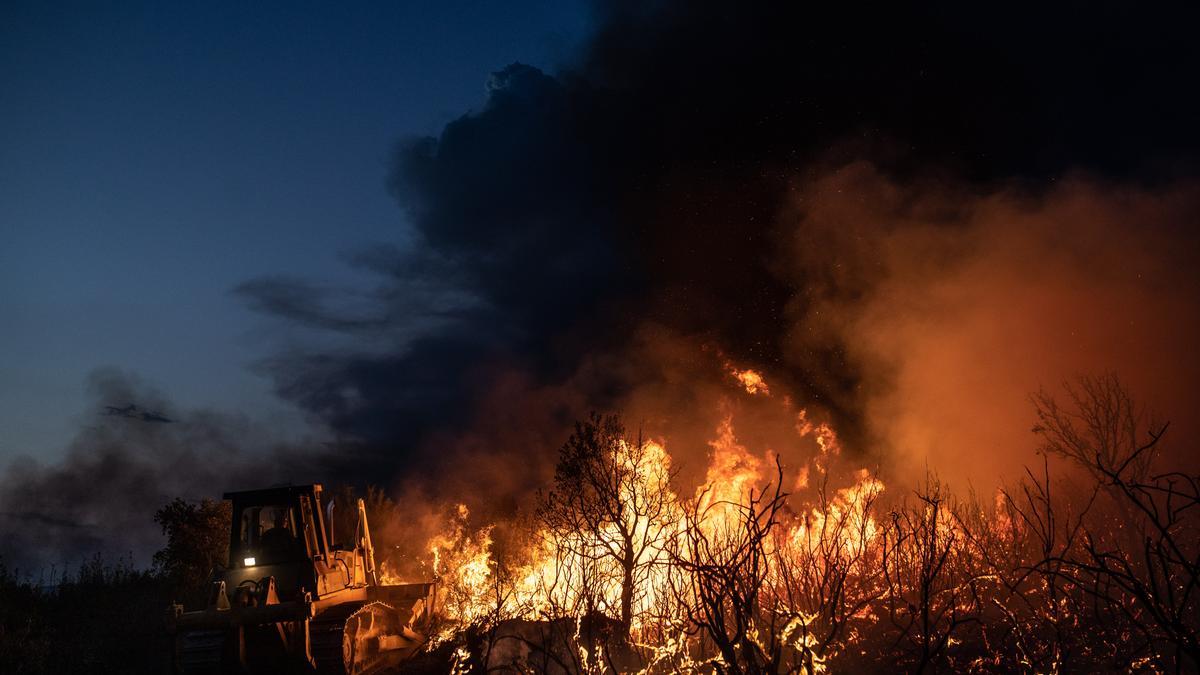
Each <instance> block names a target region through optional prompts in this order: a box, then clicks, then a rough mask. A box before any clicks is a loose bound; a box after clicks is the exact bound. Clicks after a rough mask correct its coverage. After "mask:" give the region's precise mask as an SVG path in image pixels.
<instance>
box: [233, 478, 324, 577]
mask: <svg viewBox="0 0 1200 675" xmlns="http://www.w3.org/2000/svg"><path fill="white" fill-rule="evenodd" d="M224 496H225V499H228V500H229V501H230V502H231V503H232V512H233V514H232V515H233V527H231V528H230V541H229V568H228V570H229V573H230V574H231V575H233V576H234V577H238V576H245V577H246V578H248V579H249V578H261V577H264V576H268V575H272V576H275V578H276V580H277V583H278V585H279V592H280V594H281V595H282V596H285V597H286V596H291V595H294V594H295V593H297V592H300V591H302V590H314V582H315V579H314V577H313V571H314V566H313V563H314V562H317V561H324V560H327V559H328V557H329V543H328V541H327V539H326V532H325V526H324V522H323V520H322V518H321V486H320V485H318V484H310V485H296V486H288V487H279V488H267V489H264V490H250V491H246V492H227V493H225V495H224Z"/></svg>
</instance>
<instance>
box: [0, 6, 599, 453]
mask: <svg viewBox="0 0 1200 675" xmlns="http://www.w3.org/2000/svg"><path fill="white" fill-rule="evenodd" d="M589 20H590V13H589V9H588V6H587V5H586V4H585V3H584V2H583V1H582V0H521V1H511V0H510V1H508V2H444V1H443V2H394V3H378V4H377V5H376V6H365V5H358V4H355V3H302V2H281V3H241V2H238V3H216V2H206V3H182V2H161V1H159V2H131V1H124V2H104V3H71V2H28V3H26V2H6V3H5V4H4V8H3V9H2V10H0V464H2V463H3V462H4V461H6V460H7V459H9V458H11V457H12V456H14V455H16V454H21V453H27V454H31V455H34V456H35V457H39V458H41V459H44V460H52V459H54V458H55V457H56V456H58V455H59V454H60V453H61V452H62V449H63V447H64V445H65V444H66V442H67V441H68V440H69V439H70V437H71V436H72V435H73V434H74V433H75V431H76V429H77V428H78V424H79V423H81V422H86V418H87V416H88V415H91V414H93V413H92V412H91V411H85V410H84V404H85V397H84V390H83V382H84V378H85V376H86V375H87V373H88V372H89V371H91V370H92V369H93V368H95V367H97V366H118V367H120V368H123V369H127V370H129V371H131V372H133V373H136V374H137V375H139V376H141V377H142V378H143V379H144V380H146V381H147V382H149V383H150V384H152V385H154V386H157V387H158V388H160V389H162V390H163V391H164V392H165V393H166V394H167V395H168V396H169V397H170V398H171V399H173V400H174V401H175V402H176V403H177V404H178V405H179V406H181V407H183V408H193V407H201V406H212V407H216V408H220V409H226V410H238V409H240V410H245V411H247V412H248V413H249V414H251V415H252V416H254V417H259V418H263V419H268V420H275V421H284V422H288V421H295V420H296V419H298V418H296V416H295V413H293V412H290V411H289V408H288V406H287V405H286V404H284V403H282V402H280V401H277V400H276V399H274V397H273V396H272V395H271V393H270V385H269V383H268V382H267V381H265V380H264V379H262V378H261V377H259V376H257V375H255V374H253V373H252V372H250V371H249V369H248V366H249V365H250V364H252V363H253V362H254V361H255V360H256V359H259V358H262V357H264V356H267V355H269V354H270V353H271V351H272V349H274V348H276V347H278V345H279V344H281V343H282V342H286V341H287V340H288V337H287V335H286V334H285V335H280V334H279V328H278V324H277V323H276V322H272V321H269V320H267V319H266V318H264V317H261V316H257V315H255V314H253V313H251V312H250V311H249V310H247V309H245V308H244V307H243V306H242V305H241V304H240V303H239V301H238V300H237V298H235V297H233V296H232V295H231V294H230V292H229V291H230V289H231V288H232V287H234V286H235V285H237V284H238V283H239V282H242V281H245V280H247V279H249V278H253V277H257V276H262V275H275V274H284V275H290V276H300V277H306V278H310V279H313V280H315V281H318V282H326V283H346V282H351V283H352V282H353V281H354V280H355V279H354V274H355V273H354V272H353V271H352V270H350V269H348V268H347V267H346V266H345V265H344V264H343V262H342V260H341V258H340V257H339V254H340V253H343V252H346V251H350V250H354V249H356V248H359V247H361V246H364V245H367V244H370V243H376V242H400V241H402V240H403V238H404V231H405V224H404V218H403V215H402V213H401V211H400V209H399V207H398V206H397V205H396V203H395V202H394V201H393V200H392V198H391V197H390V196H389V195H388V194H387V191H386V188H385V185H384V181H385V177H386V172H387V162H388V155H389V151H390V149H391V147H392V146H393V145H394V143H395V142H396V141H398V140H399V139H401V138H403V137H405V136H409V135H412V134H431V133H436V132H437V131H438V130H439V129H440V127H441V126H442V125H443V124H444V123H446V122H447V121H449V120H451V119H453V118H454V117H457V116H459V115H461V114H463V113H464V112H466V111H467V110H469V109H471V108H477V107H478V106H479V105H480V104H481V103H482V102H483V97H484V91H485V90H484V87H485V84H486V82H487V78H488V75H489V73H491V72H492V71H495V70H499V69H500V68H501V67H503V66H504V65H506V64H508V63H511V62H514V61H521V62H524V63H530V64H533V65H535V66H539V67H542V68H544V69H553V68H554V67H555V66H557V65H558V64H560V63H562V62H564V61H566V60H567V59H568V58H569V57H570V55H571V54H572V53H573V52H572V50H573V49H575V48H576V47H577V46H578V44H579V42H580V41H581V39H582V38H583V36H584V35H585V34H586V31H587V30H588V27H589V22H590V21H589Z"/></svg>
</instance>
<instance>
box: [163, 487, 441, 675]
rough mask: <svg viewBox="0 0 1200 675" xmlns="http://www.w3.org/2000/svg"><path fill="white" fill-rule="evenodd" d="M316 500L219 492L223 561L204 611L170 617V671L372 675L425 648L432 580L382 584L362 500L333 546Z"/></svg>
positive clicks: (281, 491)
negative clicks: (348, 536) (347, 535)
mask: <svg viewBox="0 0 1200 675" xmlns="http://www.w3.org/2000/svg"><path fill="white" fill-rule="evenodd" d="M321 497H322V495H321V486H320V485H319V484H309V485H297V486H287V487H276V488H268V489H262V490H250V491H245V492H229V493H226V494H225V495H224V498H225V499H226V500H229V501H230V502H231V506H232V516H233V517H232V527H231V528H230V539H229V563H228V565H227V566H226V567H224V568H218V569H217V570H216V571H214V572H213V575H212V579H211V586H210V587H209V594H208V595H209V597H208V601H207V606H206V607H205V608H204V609H201V610H194V611H184V607H183V606H182V605H179V604H173V605H172V606H171V607H170V608H169V611H168V628H169V630H170V632H172V633H173V634H174V636H175V658H174V663H175V669H176V672H178V673H181V674H184V675H193V674H196V673H205V674H211V673H279V672H295V673H318V674H320V675H327V674H332V673H336V674H338V675H371V674H373V673H380V672H383V671H386V670H388V669H390V668H394V667H395V666H397V665H398V664H400V663H401V662H402V661H404V660H405V659H407V658H410V657H412V656H414V655H415V654H416V653H417V652H418V651H419V650H420V649H421V648H422V647H423V646H424V644H425V643H426V634H427V631H428V629H429V626H430V624H431V621H432V620H433V617H434V616H435V612H436V607H435V605H436V602H437V591H436V588H435V582H433V581H430V582H427V583H406V584H384V583H381V582H380V579H379V576H380V574H379V570H378V569H376V566H375V550H374V547H373V545H372V543H371V530H370V526H369V524H368V523H367V513H366V508H365V507H364V505H363V501H362V500H361V499H360V500H358V521H357V526H356V527H355V531H354V533H353V538H352V540H351V542H352V543H351V545H349V546H339V545H337V544H335V543H334V542H335V541H336V539H335V536H334V535H335V532H334V525H333V517H332V515H333V505H334V502H333V500H332V499H330V500H328V501H327V502H326V503H325V506H326V511H325V513H323V512H322V508H321V507H322V501H321Z"/></svg>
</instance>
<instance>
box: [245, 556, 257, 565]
mask: <svg viewBox="0 0 1200 675" xmlns="http://www.w3.org/2000/svg"><path fill="white" fill-rule="evenodd" d="M242 564H243V565H245V566H246V567H254V557H253V556H251V557H249V558H246V559H245V560H243V561H242Z"/></svg>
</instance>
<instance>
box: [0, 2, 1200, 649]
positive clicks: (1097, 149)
mask: <svg viewBox="0 0 1200 675" xmlns="http://www.w3.org/2000/svg"><path fill="white" fill-rule="evenodd" d="M1162 12H1163V13H1162V14H1159V13H1157V11H1147V12H1136V11H1135V10H1134V9H1133V8H1130V7H1125V6H1122V5H1116V4H1104V5H1103V6H1096V7H1089V8H1087V11H1084V10H1082V9H1079V10H1075V9H1069V8H1061V9H1059V8H1044V7H1033V6H1028V7H1021V6H1010V5H1006V6H1005V7H1004V8H1003V11H1001V9H1000V8H998V7H997V8H970V9H968V8H962V7H957V6H950V5H946V6H926V7H922V8H902V7H893V8H883V9H879V8H872V9H871V11H866V10H865V9H864V8H856V7H832V6H830V7H824V6H813V5H804V6H800V5H797V6H794V7H792V6H789V7H761V6H755V7H749V8H742V9H736V10H733V9H729V8H715V7H706V6H704V3H699V4H697V3H657V4H654V5H653V6H650V7H642V6H640V5H634V4H632V3H631V4H625V3H615V4H606V5H604V6H602V7H600V8H598V25H599V28H598V30H597V33H596V35H595V36H594V37H593V39H592V40H591V41H590V42H589V43H588V44H587V45H586V46H585V48H584V49H583V50H582V52H581V54H580V56H579V57H578V59H577V60H576V62H574V63H572V64H570V65H569V67H567V68H564V69H563V70H562V71H561V72H557V73H545V72H542V71H539V70H537V69H535V68H532V67H529V66H525V65H521V64H513V65H510V66H508V67H506V68H504V69H502V70H500V71H499V72H497V73H496V74H495V75H494V76H493V78H492V80H491V81H490V82H489V84H488V91H489V97H488V101H487V103H486V105H484V106H483V107H482V108H481V109H479V110H476V111H472V112H470V113H468V114H465V115H463V116H462V117H460V118H459V119H457V120H455V121H454V122H452V123H450V124H448V125H447V126H446V127H445V129H444V130H443V131H442V133H441V134H440V135H439V136H438V137H437V138H421V139H409V140H407V141H405V142H403V143H401V144H400V145H399V146H398V147H397V149H396V151H395V153H394V161H393V166H392V172H391V176H390V179H389V187H390V189H391V190H392V192H393V193H394V194H395V195H396V197H397V199H398V201H399V202H400V204H401V206H402V208H403V209H404V210H405V212H406V213H407V215H408V217H409V220H410V222H411V223H412V229H411V231H409V232H407V233H405V238H404V239H402V240H401V241H400V242H399V243H398V244H397V245H391V246H381V247H378V248H375V249H372V250H365V251H358V252H354V253H352V254H350V255H348V256H347V259H348V262H349V264H352V265H354V266H357V267H359V268H361V269H363V270H366V271H368V272H370V273H371V274H373V278H374V279H375V280H376V283H375V285H373V286H371V287H369V288H359V289H329V288H324V287H321V286H319V285H317V284H315V283H312V282H311V281H310V280H306V279H285V278H260V279H254V280H249V281H247V282H246V283H245V284H242V285H241V286H239V287H238V288H237V289H235V291H234V294H235V296H236V297H237V298H238V299H239V300H241V301H244V302H246V303H248V304H249V305H250V306H252V307H254V308H256V309H258V310H261V311H263V312H265V313H267V314H268V315H271V316H274V317H277V318H278V319H279V320H280V321H281V325H285V326H287V327H288V328H289V329H290V330H292V331H294V334H295V335H296V336H297V339H296V340H294V341H293V342H292V343H291V344H292V345H293V346H292V347H291V348H289V349H288V350H286V351H282V352H280V353H279V354H277V355H275V356H274V357H272V358H270V359H267V360H264V361H263V362H262V363H261V364H259V368H260V370H261V372H262V373H263V374H264V375H265V376H267V377H270V378H272V379H273V381H274V382H275V383H276V389H277V391H278V393H279V394H280V396H281V397H282V398H284V399H286V400H288V401H291V402H293V403H295V404H296V405H297V406H298V407H299V408H301V409H303V410H304V411H305V412H306V413H307V414H308V415H309V416H310V419H311V420H312V423H313V425H314V429H316V430H317V434H318V435H319V436H320V437H321V438H323V439H327V440H328V441H329V442H328V444H326V445H324V446H323V448H324V449H323V450H322V451H319V452H318V451H312V450H310V449H304V450H293V449H289V448H287V447H281V448H276V449H275V450H272V451H271V452H277V455H275V456H276V457H278V458H282V459H280V460H278V461H265V460H264V459H263V457H264V454H269V453H264V451H263V450H262V448H263V447H273V446H272V444H271V443H270V442H269V441H247V436H248V435H247V434H245V433H240V432H238V431H237V428H238V425H239V424H243V423H244V421H239V420H231V419H229V418H226V417H221V416H220V415H214V416H209V417H206V418H205V419H206V420H208V421H209V422H211V427H204V428H205V429H211V430H212V433H208V432H205V433H203V434H201V435H202V437H203V439H207V440H204V442H200V443H199V445H197V441H195V439H194V437H193V436H194V435H192V434H186V433H181V432H180V430H181V429H182V427H179V426H176V427H172V426H170V425H163V426H162V427H153V426H151V427H142V426H137V427H129V425H128V424H125V421H123V420H106V422H111V421H120V422H121V423H122V424H125V426H122V427H118V428H117V435H116V436H113V435H112V434H111V433H110V432H106V431H103V430H101V431H96V430H85V431H84V432H82V434H81V437H80V438H81V440H80V441H79V442H78V443H77V445H76V451H73V452H72V453H71V454H70V455H69V457H68V459H67V461H66V462H65V463H64V464H63V465H62V466H58V467H35V468H28V467H27V468H21V467H17V468H14V469H12V470H10V471H9V473H8V474H7V477H6V479H5V480H6V485H7V486H10V488H12V489H8V490H6V491H5V496H4V497H3V500H4V501H3V504H4V511H5V513H6V514H17V515H18V516H19V518H18V519H17V520H18V521H20V522H23V523H29V522H35V520H36V519H37V518H43V521H38V522H48V521H45V519H46V518H51V519H57V520H56V522H59V521H63V520H70V521H77V520H79V519H80V518H82V517H83V516H82V515H81V514H91V513H94V512H96V510H97V509H99V506H100V505H101V504H109V503H113V502H114V501H115V500H114V499H113V498H112V497H111V494H109V493H105V492H103V491H99V492H93V491H90V490H82V489H75V488H78V487H79V486H81V485H82V484H83V483H84V482H85V481H83V480H82V479H81V477H82V476H87V475H92V471H91V469H90V468H89V467H94V466H97V465H98V464H97V462H99V461H100V459H103V458H110V460H111V461H109V463H108V464H104V465H105V466H117V467H118V468H117V470H116V471H115V473H116V474H118V475H119V476H121V477H125V478H127V477H129V476H131V475H135V474H136V475H139V476H144V477H145V478H144V479H138V480H137V481H135V482H136V483H137V484H138V485H153V486H155V489H154V490H153V491H152V492H151V493H149V494H143V493H141V492H136V491H130V493H131V494H142V495H143V496H141V497H138V498H136V499H134V498H132V497H131V498H129V500H128V501H126V502H124V503H123V505H122V506H121V507H120V508H121V509H122V512H123V513H125V514H127V516H128V517H126V518H125V519H124V520H122V521H121V522H124V523H132V522H134V520H136V514H138V513H145V514H147V518H146V522H147V527H150V525H149V520H148V514H149V513H152V512H153V510H154V509H155V508H157V507H158V506H160V505H161V503H162V502H163V501H165V498H167V497H170V496H175V495H178V494H182V495H183V496H187V497H189V498H196V497H199V496H201V492H203V493H207V494H215V493H216V492H219V491H221V490H222V489H225V488H226V487H233V486H228V485H221V486H218V485H217V483H219V482H220V478H222V477H223V476H225V475H227V474H228V473H229V472H228V471H226V470H224V469H223V470H222V471H220V472H206V471H203V470H200V469H202V468H203V467H205V466H211V464H209V463H204V462H193V461H192V460H193V459H194V454H193V453H196V452H201V453H202V454H205V455H207V456H210V457H211V456H213V455H215V456H219V457H222V458H224V459H222V466H225V467H228V466H231V465H233V464H237V463H239V462H242V463H245V465H246V466H247V467H261V468H254V469H253V470H252V469H251V468H247V469H246V472H253V473H256V474H258V475H262V476H270V477H271V478H272V479H289V478H296V477H297V475H296V473H297V471H298V470H299V469H298V468H297V467H302V468H303V471H305V472H307V473H306V474H305V475H306V476H308V475H310V474H311V477H312V478H314V479H318V480H322V481H324V482H326V483H334V482H344V483H346V484H349V485H356V486H358V487H359V488H360V489H361V488H362V487H363V486H366V485H373V486H376V487H377V488H380V489H381V490H382V491H381V492H375V493H373V494H374V498H373V499H372V501H371V503H372V508H373V521H374V522H375V523H376V528H377V529H378V530H379V535H378V537H379V541H380V542H381V543H383V544H384V545H385V546H386V547H387V548H388V549H389V550H390V552H391V554H390V556H389V559H388V564H389V569H390V571H391V573H392V574H394V575H396V576H398V577H402V578H413V577H425V576H429V575H434V574H435V575H438V576H439V577H440V578H441V580H442V583H443V589H444V610H445V614H446V616H445V625H444V630H443V632H442V633H441V634H440V635H439V636H438V638H437V641H438V644H437V645H434V646H435V648H436V649H440V650H441V652H439V653H443V655H445V657H446V661H447V662H453V663H456V664H457V665H456V666H455V667H458V668H462V669H469V668H477V669H478V668H482V667H483V665H484V664H490V665H492V666H498V667H499V666H503V667H510V668H526V669H528V670H534V671H542V670H547V671H554V670H555V669H556V668H557V669H562V670H567V671H586V670H597V669H599V670H602V669H603V668H604V667H606V665H607V667H608V668H610V669H618V670H622V671H624V670H634V671H636V670H641V669H648V670H650V671H654V672H679V671H689V670H696V671H704V672H708V671H712V670H717V671H726V672H820V671H823V670H830V671H834V672H844V671H850V672H856V671H863V670H881V669H885V668H895V667H896V665H897V664H899V666H900V667H901V668H903V669H905V670H912V671H925V670H971V671H988V672H1014V671H1021V672H1075V671H1081V670H1098V671H1109V670H1127V669H1132V670H1159V671H1173V670H1182V671H1194V670H1195V669H1196V668H1197V667H1200V662H1198V661H1197V641H1196V640H1197V635H1196V631H1197V612H1198V611H1200V610H1198V609H1197V604H1196V602H1197V601H1196V599H1195V593H1196V590H1195V584H1196V580H1197V577H1196V574H1197V560H1198V558H1197V555H1200V553H1198V552H1197V551H1196V549H1195V542H1196V541H1200V536H1198V535H1197V533H1196V526H1197V522H1196V520H1195V518H1196V514H1195V511H1196V507H1195V503H1196V497H1197V495H1196V483H1195V475H1196V471H1197V466H1196V461H1197V460H1196V453H1195V451H1194V448H1193V439H1194V438H1196V434H1197V433H1198V432H1200V430H1197V429H1196V428H1195V416H1194V411H1195V409H1196V402H1197V401H1196V394H1195V386H1194V383H1195V382H1197V381H1200V363H1198V357H1197V355H1196V351H1195V349H1194V345H1195V344H1196V343H1197V338H1200V335H1198V334H1197V333H1198V328H1200V324H1198V319H1200V317H1198V311H1197V303H1196V298H1197V291H1198V290H1200V288H1198V287H1197V284H1198V281H1200V280H1198V278H1197V269H1198V266H1197V264H1196V256H1197V252H1198V250H1200V248H1198V247H1197V241H1196V237H1197V234H1196V225H1197V217H1198V216H1200V208H1198V207H1200V204H1198V203H1197V200H1198V199H1200V190H1198V186H1197V184H1196V179H1195V175H1196V172H1195V169H1196V164H1195V160H1196V149H1197V134H1196V129H1195V125H1194V123H1193V122H1194V120H1195V119H1197V118H1198V116H1197V113H1198V112H1200V111H1198V110H1197V108H1198V107H1200V106H1198V104H1197V100H1196V97H1195V93H1194V91H1193V90H1192V89H1191V88H1190V87H1188V86H1186V85H1185V84H1184V83H1183V81H1184V79H1186V78H1185V77H1184V76H1185V74H1187V73H1190V72H1194V70H1195V66H1196V61H1197V60H1196V49H1197V48H1196V45H1195V43H1194V40H1193V39H1192V37H1191V35H1190V31H1189V27H1190V26H1192V25H1195V23H1194V19H1195V18H1196V17H1195V16H1194V9H1171V10H1170V11H1169V12H1168V11H1167V10H1165V9H1164V10H1162ZM1167 14H1170V16H1167ZM864 15H865V17H869V18H865V17H864ZM331 335H332V336H335V339H333V340H330V339H329V336H331ZM306 338H310V339H309V340H308V341H306ZM331 342H332V343H333V344H337V345H339V347H338V348H330V347H329V346H328V345H329V344H330V343H331ZM1111 373H1116V375H1112V374H1111ZM1081 377H1082V379H1081ZM1064 383H1066V384H1067V385H1068V386H1069V387H1070V388H1069V389H1065V388H1064V387H1063V384H1064ZM1038 392H1042V393H1040V394H1039V393H1038ZM131 396H133V395H132V394H129V395H127V396H125V397H124V398H122V397H120V396H117V397H115V398H114V397H112V396H102V397H99V398H98V399H97V405H98V406H101V405H115V406H124V405H128V404H129V403H131V402H134V401H131V400H125V399H126V398H130V397H131ZM138 397H139V398H138V401H137V402H139V403H142V404H143V405H151V406H153V405H158V403H153V402H148V401H145V400H144V399H145V398H146V394H138ZM163 407H164V409H167V410H169V406H166V405H165V404H164V406H163ZM593 411H600V412H601V414H600V416H598V417H592V416H591V415H592V413H593ZM606 412H618V413H619V414H620V421H621V422H623V427H621V428H619V427H618V425H617V424H616V423H615V422H614V421H613V420H612V419H611V418H609V417H607V416H606V415H605V414H604V413H606ZM171 414H172V415H174V414H175V413H174V412H173V411H171ZM168 416H171V415H168ZM176 416H177V417H179V418H180V419H183V420H185V421H184V424H190V422H188V421H187V420H189V419H191V418H189V417H188V416H187V415H176ZM1168 420H1169V421H1170V426H1169V427H1166V434H1165V435H1164V436H1162V438H1161V440H1158V439H1157V436H1154V435H1152V433H1153V434H1158V433H1160V431H1161V430H1162V429H1163V428H1164V427H1163V424H1164V423H1165V422H1166V421H1168ZM1031 427H1034V431H1035V433H1030V428H1031ZM188 428H189V429H191V428H194V427H188ZM129 429H133V431H130V430H129ZM96 439H99V440H96ZM222 439H226V440H222ZM209 441H211V443H210V442H209ZM564 444H565V445H564ZM197 447H200V448H211V449H210V450H197ZM139 448H146V451H145V452H142V451H141V450H140V449H139ZM106 449H111V452H110V451H109V450H106ZM1039 453H1040V454H1039ZM112 462H117V463H118V464H117V465H114V464H112ZM121 462H124V463H123V464H122V463H121ZM131 462H132V463H131ZM122 466H136V467H142V471H140V472H134V471H132V470H129V469H122V468H120V467H122ZM180 467H185V468H186V472H187V473H188V474H189V480H194V479H195V477H197V476H198V477H199V480H200V484H201V485H203V486H205V487H204V489H203V490H201V491H199V492H197V491H196V490H195V489H194V488H195V486H196V483H189V484H187V485H183V484H180V483H179V481H178V479H177V478H176V477H177V476H178V474H179V473H181V469H180ZM189 467H190V468H189ZM1025 467H1030V469H1029V470H1028V472H1027V471H1026V469H1025ZM77 493H78V494H77ZM68 495H71V496H70V497H68ZM106 495H107V496H106ZM64 504H71V505H72V506H71V507H70V509H67V510H65V511H64V509H65V508H66V507H64V506H63V505H64ZM6 527H9V526H6ZM135 529H136V528H133V527H132V526H131V527H130V530H131V531H133V530H135ZM14 531H16V530H14ZM140 532H143V533H145V532H146V530H141V531H140ZM149 535H153V532H152V531H150V532H149ZM139 536H141V535H139ZM110 537H112V538H117V539H120V538H121V537H119V536H117V533H116V532H105V533H103V534H102V535H99V538H92V539H90V540H88V541H89V542H93V543H98V542H100V541H102V540H105V539H107V538H110ZM54 541H58V539H55V540H54ZM61 541H63V542H67V541H78V539H77V538H73V537H63V538H61ZM145 541H150V539H145ZM55 545H56V546H59V547H60V549H61V548H63V547H66V546H67V544H65V543H64V544H55ZM71 545H74V544H71ZM147 546H149V544H145V543H143V544H141V548H146V547H147ZM50 548H51V549H53V548H54V546H50ZM73 550H79V549H73ZM514 660H515V661H514Z"/></svg>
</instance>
